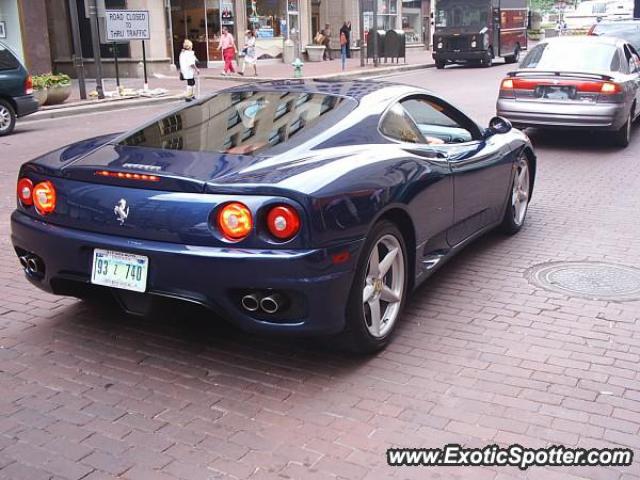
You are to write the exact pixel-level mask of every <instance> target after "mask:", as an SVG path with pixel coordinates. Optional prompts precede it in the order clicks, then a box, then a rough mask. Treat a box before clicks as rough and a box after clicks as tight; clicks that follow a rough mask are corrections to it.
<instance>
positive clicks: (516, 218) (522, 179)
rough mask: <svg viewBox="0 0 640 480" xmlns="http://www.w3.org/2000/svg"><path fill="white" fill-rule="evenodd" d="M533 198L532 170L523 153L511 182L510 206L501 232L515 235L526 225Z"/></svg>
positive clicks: (517, 162) (503, 220)
mask: <svg viewBox="0 0 640 480" xmlns="http://www.w3.org/2000/svg"><path fill="white" fill-rule="evenodd" d="M530 196H531V168H530V164H529V159H528V158H527V155H526V154H525V153H524V152H523V153H521V154H520V156H519V157H518V160H517V161H516V166H515V172H514V173H513V180H512V182H511V195H510V196H509V204H508V205H507V208H506V210H505V212H504V217H503V219H502V224H501V225H500V228H501V230H502V231H503V232H504V233H506V234H508V235H513V234H514V233H517V232H518V231H519V230H520V229H521V228H522V225H524V221H525V218H526V216H527V209H528V208H529V197H530Z"/></svg>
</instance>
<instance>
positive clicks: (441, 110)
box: [402, 97, 473, 144]
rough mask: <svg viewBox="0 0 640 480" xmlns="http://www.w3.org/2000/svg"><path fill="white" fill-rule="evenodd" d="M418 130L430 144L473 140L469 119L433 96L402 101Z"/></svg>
mask: <svg viewBox="0 0 640 480" xmlns="http://www.w3.org/2000/svg"><path fill="white" fill-rule="evenodd" d="M402 106H403V107H404V109H405V110H406V111H407V112H408V113H409V115H410V116H411V118H412V119H413V120H414V122H415V124H416V125H417V126H418V130H420V133H421V134H422V136H423V137H424V138H425V139H426V143H430V144H450V143H464V142H470V141H472V140H473V133H472V132H471V130H470V129H469V127H470V125H468V123H469V119H467V118H462V117H461V114H460V113H459V112H457V111H455V110H453V109H452V108H451V107H448V106H447V105H443V104H441V103H438V102H436V101H434V100H432V99H431V98H427V97H419V98H410V99H408V100H405V101H403V102H402Z"/></svg>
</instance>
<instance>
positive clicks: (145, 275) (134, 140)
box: [11, 81, 536, 352]
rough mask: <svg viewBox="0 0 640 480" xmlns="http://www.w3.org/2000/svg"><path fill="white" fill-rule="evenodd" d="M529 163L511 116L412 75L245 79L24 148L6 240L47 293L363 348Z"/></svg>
mask: <svg viewBox="0 0 640 480" xmlns="http://www.w3.org/2000/svg"><path fill="white" fill-rule="evenodd" d="M535 171H536V157H535V155H534V151H533V148H532V146H531V143H530V142H529V140H528V138H527V137H526V136H525V135H524V134H523V133H521V132H520V131H518V130H515V129H511V125H510V124H509V122H508V121H506V120H504V119H500V118H495V119H493V120H492V121H491V123H490V125H489V127H488V128H483V127H480V126H479V125H478V124H477V123H475V122H474V121H473V120H472V119H470V118H469V117H468V116H467V115H465V114H464V113H463V112H462V111H460V110H458V109H457V108H455V107H454V106H452V105H451V104H449V103H448V102H447V101H446V100H444V99H442V98H440V97H439V96H437V95H435V94H433V93H430V92H428V91H425V90H422V89H419V88H416V87H411V86H405V85H396V84H390V83H384V82H379V81H376V82H373V81H353V82H322V81H315V82H312V81H306V82H305V81H284V82H283V81H280V82H272V83H268V82H265V83H259V84H250V85H243V86H238V87H233V88H231V89H227V90H223V91H221V92H219V93H217V94H214V95H212V96H209V97H206V98H203V99H200V100H198V101H197V102H194V103H192V104H188V105H186V106H184V107H180V108H178V109H176V110H173V111H171V112H170V113H168V114H166V115H163V116H162V117H160V118H156V119H154V120H152V121H151V122H149V123H147V124H146V125H144V126H143V127H142V128H135V129H133V130H131V131H129V132H127V133H124V134H117V135H108V136H102V137H97V138H93V139H89V140H86V141H83V142H79V143H76V144H73V145H70V146H67V147H64V148H61V149H59V150H57V151H54V152H52V153H49V154H47V155H44V156H42V157H40V158H37V159H35V160H33V161H30V162H28V163H26V164H24V165H23V166H22V168H21V169H20V173H19V180H18V188H17V195H18V205H17V209H16V210H15V211H14V213H13V215H12V217H11V229H12V241H13V245H14V247H15V251H16V253H17V256H18V257H19V259H20V262H21V263H22V265H23V266H24V270H25V273H26V276H27V278H28V279H29V280H30V281H31V282H32V283H33V284H34V285H35V286H37V287H39V288H41V289H43V290H46V291H50V292H53V293H55V294H75V295H82V294H83V292H85V291H86V290H87V289H89V288H91V287H94V288H100V289H108V290H110V291H111V292H112V293H113V294H114V295H115V296H116V298H117V299H118V301H119V302H120V304H121V305H122V306H123V307H124V308H125V310H127V311H130V312H135V313H144V312H145V310H146V308H147V307H148V306H149V305H150V304H151V301H152V300H153V298H154V297H155V298H157V297H158V296H166V297H172V298H175V299H182V300H185V301H189V302H196V303H199V304H202V305H204V306H206V307H208V308H210V309H212V310H214V311H216V312H220V313H222V314H223V316H224V317H226V318H228V319H229V320H231V321H232V322H234V323H235V324H236V325H238V326H240V327H242V328H244V329H246V330H250V331H257V332H274V333H281V334H286V333H298V334H307V335H331V334H338V333H340V334H341V336H342V338H341V341H342V342H344V344H345V346H349V347H350V348H352V349H354V350H356V351H360V352H370V351H375V350H378V349H380V348H382V347H384V346H385V345H386V344H387V343H388V342H389V339H390V338H391V335H392V333H393V331H394V329H395V327H396V324H397V321H398V318H399V316H400V312H401V310H402V307H403V304H404V302H405V298H406V296H407V294H408V293H409V292H410V291H411V290H412V289H414V288H415V287H416V286H417V285H419V284H420V283H422V281H423V280H424V279H426V278H427V277H429V276H430V275H431V274H432V273H433V272H434V271H435V270H437V269H438V268H439V267H440V266H441V265H442V264H443V263H445V261H446V260H448V259H449V258H450V257H451V256H452V255H453V254H455V253H456V252H458V251H459V250H460V249H461V248H463V247H464V246H465V245H467V244H468V243H469V242H470V241H472V240H473V239H475V238H476V237H478V236H479V235H482V234H483V233H485V232H488V231H489V230H492V229H494V228H495V227H500V228H501V229H502V230H503V231H504V232H506V233H508V234H513V233H516V232H517V231H518V230H520V228H521V227H522V225H523V223H524V221H525V215H526V213H527V206H528V204H529V200H530V199H531V193H532V190H533V184H534V175H535Z"/></svg>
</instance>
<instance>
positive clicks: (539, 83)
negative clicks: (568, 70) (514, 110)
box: [500, 78, 622, 98]
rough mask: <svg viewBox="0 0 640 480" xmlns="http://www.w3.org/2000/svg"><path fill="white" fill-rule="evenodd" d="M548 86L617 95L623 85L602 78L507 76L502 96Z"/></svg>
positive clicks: (502, 84)
mask: <svg viewBox="0 0 640 480" xmlns="http://www.w3.org/2000/svg"><path fill="white" fill-rule="evenodd" d="M546 87H568V88H569V89H574V91H575V92H577V93H586V94H600V95H615V94H618V93H621V92H622V86H620V85H619V84H617V83H614V82H609V81H601V80H569V79H549V78H505V79H504V80H502V83H501V84H500V97H502V98H515V92H516V91H523V92H525V91H528V92H536V91H537V92H542V90H541V89H544V88H546ZM539 88H540V89H539ZM530 95H531V94H530ZM530 95H529V96H530ZM539 95H542V93H540V94H539Z"/></svg>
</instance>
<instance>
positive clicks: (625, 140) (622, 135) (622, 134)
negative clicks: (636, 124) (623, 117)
mask: <svg viewBox="0 0 640 480" xmlns="http://www.w3.org/2000/svg"><path fill="white" fill-rule="evenodd" d="M632 123H633V113H632V112H629V116H628V117H627V121H626V122H624V125H622V127H620V129H619V130H616V131H615V132H613V135H612V136H611V140H612V141H613V144H614V145H615V146H616V147H620V148H626V147H628V146H629V143H630V142H631V127H632Z"/></svg>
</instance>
